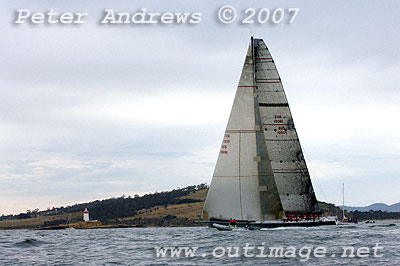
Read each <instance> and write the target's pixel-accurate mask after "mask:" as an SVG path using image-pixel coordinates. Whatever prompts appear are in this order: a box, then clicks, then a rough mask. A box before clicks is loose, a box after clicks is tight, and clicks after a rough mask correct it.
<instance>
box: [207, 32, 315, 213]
mask: <svg viewBox="0 0 400 266" xmlns="http://www.w3.org/2000/svg"><path fill="white" fill-rule="evenodd" d="M317 210H318V203H317V201H316V198H315V194H314V192H313V190H312V185H311V180H310V177H309V175H308V170H307V166H306V164H305V162H304V157H303V155H302V152H301V147H300V143H299V141H298V138H297V133H296V130H295V128H294V124H293V119H292V116H291V113H290V110H289V106H288V103H287V100H286V96H285V93H284V91H283V87H282V84H281V82H280V78H279V75H278V72H277V70H276V66H275V64H274V62H273V60H272V58H271V55H270V53H269V51H268V49H267V47H266V46H265V44H264V42H263V41H262V40H260V39H255V40H253V38H252V39H251V43H250V46H249V48H248V50H247V54H246V59H245V62H244V65H243V69H242V74H241V77H240V81H239V85H238V87H237V91H236V96H235V100H234V103H233V106H232V110H231V114H230V117H229V121H228V125H227V127H226V131H225V135H224V138H223V142H222V145H221V149H220V154H219V156H218V160H217V164H216V166H215V170H214V174H213V178H212V181H211V185H210V189H209V191H208V195H207V198H206V202H205V205H204V208H203V215H202V216H203V218H204V219H210V220H213V219H214V220H229V219H230V218H236V219H239V220H242V221H264V220H273V219H279V218H281V217H282V216H283V211H285V212H289V213H296V212H299V213H309V212H314V211H317Z"/></svg>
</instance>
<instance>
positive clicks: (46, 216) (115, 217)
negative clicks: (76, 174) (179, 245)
mask: <svg viewBox="0 0 400 266" xmlns="http://www.w3.org/2000/svg"><path fill="white" fill-rule="evenodd" d="M207 192H208V187H207V186H206V185H205V184H200V185H197V186H188V187H185V188H181V189H174V190H172V191H166V192H155V193H151V194H147V195H144V196H142V197H138V196H136V197H133V198H132V197H124V196H123V197H119V198H111V199H105V200H96V201H93V202H88V203H83V204H76V205H73V206H67V207H58V208H53V209H51V210H46V211H34V212H28V213H21V214H18V215H8V216H4V215H3V216H1V217H0V229H23V228H39V227H44V226H51V225H59V224H65V223H67V222H71V223H74V222H79V221H81V220H82V211H83V210H84V209H85V208H88V210H89V211H90V216H91V219H97V220H100V221H101V222H102V223H103V224H104V225H132V226H196V225H199V224H197V223H195V220H198V219H200V214H201V212H202V208H203V205H204V201H205V198H206V196H207ZM320 208H321V210H323V211H324V212H325V213H326V214H328V215H337V216H338V217H339V218H341V217H342V211H341V210H340V209H339V208H338V207H336V206H335V205H333V204H330V203H325V202H320ZM389 214H390V215H389ZM346 215H347V216H354V217H358V218H359V220H369V219H396V218H397V219H398V218H400V213H385V212H381V211H379V212H376V213H375V212H349V213H347V212H346Z"/></svg>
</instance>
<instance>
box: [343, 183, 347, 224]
mask: <svg viewBox="0 0 400 266" xmlns="http://www.w3.org/2000/svg"><path fill="white" fill-rule="evenodd" d="M342 188H343V189H342V190H343V205H342V206H343V207H342V210H343V220H344V219H346V216H344V183H343V184H342Z"/></svg>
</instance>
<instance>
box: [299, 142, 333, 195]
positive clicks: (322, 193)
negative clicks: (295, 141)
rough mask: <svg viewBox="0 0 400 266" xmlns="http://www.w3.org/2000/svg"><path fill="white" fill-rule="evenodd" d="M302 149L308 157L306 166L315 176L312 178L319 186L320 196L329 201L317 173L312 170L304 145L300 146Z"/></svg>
mask: <svg viewBox="0 0 400 266" xmlns="http://www.w3.org/2000/svg"><path fill="white" fill-rule="evenodd" d="M302 149H303V152H304V154H305V156H306V157H307V158H309V160H308V162H307V164H308V165H309V167H308V168H310V172H312V174H313V176H314V177H315V178H314V179H315V181H316V182H315V183H317V186H318V188H319V190H320V192H321V195H322V197H323V198H324V200H325V201H326V202H328V203H329V200H328V197H327V196H326V194H325V191H324V189H323V186H322V184H321V182H319V178H318V175H317V173H316V171H314V167H313V166H312V163H311V158H310V157H309V156H308V153H306V150H305V149H304V146H303V147H302Z"/></svg>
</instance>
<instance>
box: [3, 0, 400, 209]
mask: <svg viewBox="0 0 400 266" xmlns="http://www.w3.org/2000/svg"><path fill="white" fill-rule="evenodd" d="M349 2H350V3H349ZM93 3H94V1H63V2H61V1H41V0H38V1H11V0H10V1H2V2H1V4H0V34H1V38H0V73H1V74H0V214H9V213H18V212H22V211H26V210H27V209H34V208H39V209H46V208H47V207H53V206H61V205H71V204H74V203H78V202H86V201H91V200H96V199H103V198H108V197H113V196H121V195H122V194H125V195H133V194H136V193H139V194H143V193H147V192H154V191H162V190H169V189H173V188H176V187H184V186H187V185H193V184H199V183H201V182H207V183H210V181H211V176H212V172H213V168H214V164H215V161H216V159H217V155H218V151H219V146H220V143H221V140H222V137H223V133H224V130H225V126H226V123H227V119H228V117H229V113H230V108H231V105H232V102H233V98H234V94H235V90H236V86H237V83H238V80H239V75H240V72H241V67H242V64H243V60H244V56H245V53H246V49H247V46H248V42H249V37H250V35H251V33H253V34H254V35H255V36H256V37H259V38H263V39H264V41H265V42H266V43H267V45H268V47H269V49H270V51H271V53H272V56H273V57H274V59H275V62H276V64H277V67H278V70H279V72H280V75H281V78H282V81H283V85H284V88H285V90H286V94H287V97H288V100H289V104H290V106H291V109H292V113H293V117H294V121H295V123H296V127H297V130H298V134H299V137H300V141H301V144H302V147H303V149H304V151H305V156H306V160H307V163H308V166H309V168H310V169H309V170H310V173H311V176H312V180H313V183H314V188H315V190H316V192H317V197H318V199H319V200H323V201H329V202H333V203H335V204H341V197H342V192H341V186H342V183H343V182H344V183H345V186H346V204H347V205H367V204H371V203H374V202H384V203H388V204H392V203H395V202H399V201H400V196H399V192H398V191H399V188H400V179H399V172H400V124H399V117H398V116H399V114H400V105H399V103H400V90H399V89H400V88H399V84H400V78H399V73H400V50H399V47H400V38H399V37H400V36H399V35H400V34H399V32H400V30H399V25H400V16H399V15H398V11H399V10H400V3H399V2H398V1H307V3H305V1H303V2H302V3H300V2H299V1H96V4H93ZM225 4H230V5H232V6H234V7H236V9H237V11H238V17H241V18H243V17H244V14H243V11H244V9H246V8H248V7H254V8H262V7H268V8H270V9H272V10H273V9H274V8H277V7H282V8H285V9H286V8H288V7H298V8H300V12H299V13H298V15H297V17H296V18H295V20H294V22H293V23H292V24H288V23H282V24H279V25H272V24H269V23H267V24H265V25H253V26H252V27H249V26H245V25H241V24H240V23H233V24H230V25H224V24H221V23H219V22H218V21H217V11H218V9H219V7H221V6H223V5H225ZM143 7H145V8H147V10H148V11H153V12H166V11H171V12H194V11H197V12H202V21H201V23H199V24H196V25H100V24H99V21H100V19H101V17H102V14H103V10H104V9H106V8H113V9H115V10H116V11H125V12H130V13H134V12H137V11H138V10H139V9H140V8H143ZM17 8H27V9H30V10H31V11H32V12H38V11H41V12H45V11H48V10H49V9H50V8H53V9H54V10H56V11H59V12H76V11H81V12H87V13H88V14H89V15H88V18H87V22H86V24H84V25H79V26H71V25H31V24H23V25H16V24H14V23H13V21H14V19H15V10H16V9H17Z"/></svg>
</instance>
